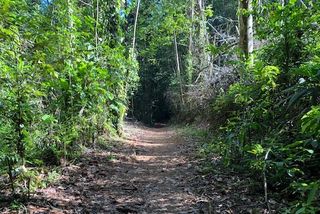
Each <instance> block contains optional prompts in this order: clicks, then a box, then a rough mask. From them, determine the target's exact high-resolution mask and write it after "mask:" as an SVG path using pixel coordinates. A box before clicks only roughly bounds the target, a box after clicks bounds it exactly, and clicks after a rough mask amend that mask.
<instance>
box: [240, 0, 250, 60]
mask: <svg viewBox="0 0 320 214" xmlns="http://www.w3.org/2000/svg"><path fill="white" fill-rule="evenodd" d="M239 10H240V13H239V14H240V15H239V25H240V26H239V29H240V39H239V46H240V49H241V50H242V52H243V54H244V56H245V59H246V60H248V59H250V57H251V55H252V52H253V16H252V14H251V11H252V0H239ZM251 60H252V58H251ZM251 60H250V61H251ZM250 63H251V64H252V61H251V62H250Z"/></svg>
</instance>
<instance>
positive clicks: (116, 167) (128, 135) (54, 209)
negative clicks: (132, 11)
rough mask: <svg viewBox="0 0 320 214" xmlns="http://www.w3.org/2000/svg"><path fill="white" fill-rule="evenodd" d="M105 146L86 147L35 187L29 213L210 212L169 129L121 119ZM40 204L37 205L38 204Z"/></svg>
mask: <svg viewBox="0 0 320 214" xmlns="http://www.w3.org/2000/svg"><path fill="white" fill-rule="evenodd" d="M124 133H125V137H124V140H123V141H122V142H116V143H114V144H115V145H114V146H112V147H111V148H109V149H104V150H101V149H100V150H97V149H96V150H89V151H87V152H86V153H85V155H84V156H83V157H82V158H81V159H80V160H79V161H78V163H76V164H73V165H70V166H68V167H66V168H65V169H64V170H63V176H62V178H61V180H60V181H59V184H57V185H53V186H51V187H48V188H46V189H43V190H40V191H39V192H38V193H37V194H36V195H37V196H36V198H37V200H35V201H34V203H32V202H30V203H29V205H28V206H27V209H28V212H30V213H211V211H210V206H209V203H207V202H206V200H205V199H204V198H202V197H199V196H197V195H196V194H195V193H194V192H193V189H192V187H191V186H192V182H194V177H195V176H194V173H195V169H194V166H193V164H191V161H189V160H188V157H190V156H192V155H193V153H194V150H193V148H192V146H190V145H189V144H187V143H186V141H185V140H184V139H183V138H182V137H181V136H179V135H178V134H177V133H176V131H174V129H172V128H168V127H162V128H147V127H144V126H141V125H137V124H136V125H134V124H126V125H125V128H124ZM41 203H42V204H41Z"/></svg>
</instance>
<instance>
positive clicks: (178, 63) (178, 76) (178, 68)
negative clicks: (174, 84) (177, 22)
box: [174, 33, 184, 105]
mask: <svg viewBox="0 0 320 214" xmlns="http://www.w3.org/2000/svg"><path fill="white" fill-rule="evenodd" d="M174 50H175V54H176V64H177V78H178V81H179V88H180V98H181V102H182V104H183V105H184V99H183V89H182V79H181V70H180V59H179V51H178V42H177V35H176V33H174Z"/></svg>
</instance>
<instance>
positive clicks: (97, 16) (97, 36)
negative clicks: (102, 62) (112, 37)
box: [95, 0, 99, 56]
mask: <svg viewBox="0 0 320 214" xmlns="http://www.w3.org/2000/svg"><path fill="white" fill-rule="evenodd" d="M98 27H99V0H97V2H96V26H95V40H96V54H97V56H98V45H99V33H98Z"/></svg>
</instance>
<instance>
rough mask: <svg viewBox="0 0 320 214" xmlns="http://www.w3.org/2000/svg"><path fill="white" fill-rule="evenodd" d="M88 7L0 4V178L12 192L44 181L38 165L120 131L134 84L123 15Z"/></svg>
mask: <svg viewBox="0 0 320 214" xmlns="http://www.w3.org/2000/svg"><path fill="white" fill-rule="evenodd" d="M90 4H92V5H91V6H88V4H87V3H86V2H83V1H76V0H68V1H66V0H56V1H29V0H18V1H15V0H1V1H0V177H1V178H2V175H4V178H5V183H6V184H8V186H10V189H11V192H12V193H13V194H18V195H27V194H30V191H31V192H32V191H33V190H35V189H36V188H37V187H39V186H41V184H42V182H41V180H45V179H42V176H43V175H46V177H49V178H50V177H52V176H51V174H50V171H49V172H48V170H44V169H43V167H45V166H57V165H60V164H65V163H66V162H67V161H68V160H70V159H73V158H75V157H77V156H78V155H79V154H81V152H82V150H83V148H84V147H85V146H94V145H95V144H96V143H97V139H98V136H100V135H102V134H119V133H121V122H122V121H123V118H124V115H125V111H126V108H127V92H130V91H132V89H133V88H134V87H135V84H136V82H137V79H138V78H137V75H136V71H137V63H136V61H135V59H134V57H132V54H130V53H129V52H130V49H129V48H125V45H124V43H123V40H124V39H125V35H124V29H125V27H126V22H125V18H126V17H125V16H123V15H121V14H120V12H119V11H120V10H121V7H122V5H121V3H120V1H117V0H115V1H108V2H99V1H92V2H91V3H90ZM128 11H129V9H128ZM8 186H6V187H3V186H2V188H1V189H7V187H8Z"/></svg>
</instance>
